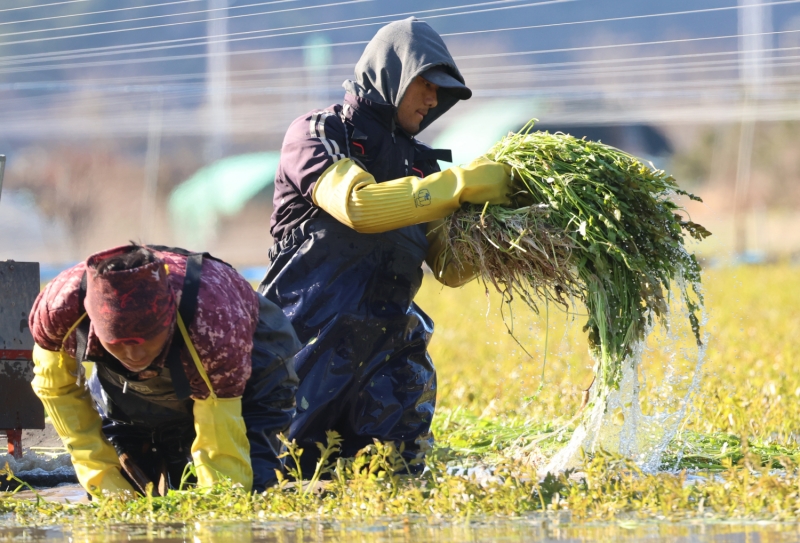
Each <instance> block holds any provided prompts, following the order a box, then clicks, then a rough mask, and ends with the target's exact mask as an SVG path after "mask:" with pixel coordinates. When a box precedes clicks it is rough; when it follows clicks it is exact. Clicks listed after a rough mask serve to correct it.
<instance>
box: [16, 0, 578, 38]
mask: <svg viewBox="0 0 800 543" xmlns="http://www.w3.org/2000/svg"><path fill="white" fill-rule="evenodd" d="M363 1H371V0H363ZM520 1H522V0H493V1H489V2H478V3H475V4H466V5H461V6H450V7H442V8H435V9H429V10H422V11H419V10H418V11H412V12H405V13H398V14H385V15H374V16H371V17H356V18H351V19H345V20H342V21H329V22H324V23H316V24H310V25H296V26H292V27H284V28H283V29H280V28H278V29H260V30H252V31H245V32H239V33H229V34H223V35H221V36H220V37H221V38H229V37H230V36H235V35H241V34H252V33H258V32H270V31H275V30H285V29H294V28H305V27H312V26H320V25H329V24H338V23H349V22H355V21H365V20H374V19H387V18H392V17H402V16H405V15H415V14H423V13H432V12H437V11H447V10H453V9H462V8H470V7H473V6H482V5H493V4H508V3H511V2H520ZM572 1H577V0H544V1H539V2H533V3H529V4H525V5H523V6H521V7H529V6H533V5H540V4H541V5H544V4H552V3H560V2H572ZM253 5H257V4H248V5H246V6H241V7H252V6H253ZM319 7H325V5H316V6H308V7H307V8H305V9H310V8H319ZM272 13H274V12H271V11H269V12H258V13H249V14H246V15H242V16H259V15H269V14H272ZM242 16H240V15H231V16H227V17H218V18H215V19H208V18H205V19H201V20H198V21H184V22H181V23H174V24H170V25H155V26H146V27H136V28H131V29H117V30H109V31H102V32H90V33H85V34H72V35H67V36H54V37H50V38H37V39H31V40H19V41H13V42H5V43H0V46H3V45H18V44H24V43H37V42H41V41H51V40H58V39H67V38H80V37H88V36H96V35H102V34H109V33H115V32H129V31H134V30H150V29H153V28H161V27H163V26H176V25H179V24H193V23H197V22H207V21H209V20H227V19H234V18H239V17H242ZM374 24H383V23H374ZM1 36H3V34H0V37H1ZM187 39H206V36H202V37H199V38H178V39H176V40H164V41H161V42H151V43H170V42H172V41H182V40H187ZM87 50H91V48H90V49H87Z"/></svg>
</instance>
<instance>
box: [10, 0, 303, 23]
mask: <svg viewBox="0 0 800 543" xmlns="http://www.w3.org/2000/svg"><path fill="white" fill-rule="evenodd" d="M201 1H202V0H175V1H173V2H164V3H162V4H148V5H144V6H129V7H127V8H114V9H104V10H101V11H90V12H84V13H67V14H64V15H51V16H50V17H39V18H38V19H20V20H18V21H6V22H4V23H0V26H3V25H15V24H30V23H38V22H41V21H54V20H56V19H65V18H67V17H88V16H91V15H101V14H104V13H116V12H119V11H130V10H133V9H149V8H160V7H162V6H172V5H175V4H187V3H189V2H201ZM282 1H284V2H296V1H297V0H282ZM0 11H2V10H0ZM109 24H110V23H109ZM50 30H60V29H50Z"/></svg>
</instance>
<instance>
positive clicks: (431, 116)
mask: <svg viewBox="0 0 800 543" xmlns="http://www.w3.org/2000/svg"><path fill="white" fill-rule="evenodd" d="M435 66H441V67H442V68H443V69H445V70H446V71H447V73H449V74H450V75H451V76H453V77H454V78H456V79H457V80H458V81H461V82H462V83H464V77H463V76H462V75H461V72H459V71H458V68H457V67H456V63H455V61H454V60H453V57H452V56H451V55H450V52H449V51H448V50H447V46H446V45H445V44H444V41H443V40H442V38H441V36H439V34H437V33H436V31H435V30H434V29H433V28H431V27H430V26H429V25H428V23H425V22H422V21H420V20H418V19H416V18H414V17H409V18H408V19H404V20H402V21H396V22H394V23H390V24H388V25H386V26H384V27H383V28H381V29H380V30H379V31H378V33H377V34H375V37H374V38H372V40H370V42H369V43H368V44H367V47H366V48H365V49H364V53H363V54H362V55H361V59H359V61H358V63H357V64H356V69H355V81H353V80H350V79H348V80H347V81H345V82H344V84H343V85H342V86H343V87H344V88H345V90H346V91H347V92H349V93H350V94H353V95H355V96H360V97H362V98H366V99H367V100H370V101H372V102H377V103H379V104H387V105H392V106H394V107H395V108H396V107H397V106H398V105H399V104H400V101H401V100H402V99H403V96H404V95H405V92H406V89H407V88H408V86H409V84H410V83H411V82H412V81H413V80H414V79H415V78H416V77H417V76H418V75H421V74H422V73H423V72H425V71H426V70H428V69H430V68H433V67H435ZM437 99H438V102H439V103H438V104H437V106H436V107H435V108H432V109H431V110H430V111H428V114H427V115H426V116H425V118H424V119H423V120H422V122H421V123H420V126H419V129H420V132H421V131H422V130H424V129H425V128H426V127H427V126H428V125H430V124H431V123H432V122H433V121H435V120H436V119H438V118H439V117H441V116H442V115H443V114H444V113H445V112H447V110H448V109H450V108H451V107H453V106H454V105H455V104H456V102H458V100H459V99H458V98H456V97H455V96H454V95H453V94H452V93H450V92H449V91H448V90H447V89H444V88H440V89H439V94H438V96H437Z"/></svg>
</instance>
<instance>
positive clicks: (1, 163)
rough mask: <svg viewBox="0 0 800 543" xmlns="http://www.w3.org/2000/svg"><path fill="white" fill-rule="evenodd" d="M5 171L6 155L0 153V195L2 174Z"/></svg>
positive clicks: (0, 192)
mask: <svg viewBox="0 0 800 543" xmlns="http://www.w3.org/2000/svg"><path fill="white" fill-rule="evenodd" d="M5 173H6V156H5V155H0V197H1V196H3V175H4V174H5Z"/></svg>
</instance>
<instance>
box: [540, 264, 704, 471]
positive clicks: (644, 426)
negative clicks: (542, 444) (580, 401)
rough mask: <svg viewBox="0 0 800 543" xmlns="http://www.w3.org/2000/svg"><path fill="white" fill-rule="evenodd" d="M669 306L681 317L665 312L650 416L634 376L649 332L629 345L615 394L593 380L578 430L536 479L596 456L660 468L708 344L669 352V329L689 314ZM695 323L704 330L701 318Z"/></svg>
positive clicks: (677, 302) (673, 337) (680, 282)
mask: <svg viewBox="0 0 800 543" xmlns="http://www.w3.org/2000/svg"><path fill="white" fill-rule="evenodd" d="M675 282H676V285H677V286H678V289H676V290H677V291H678V292H681V291H683V292H685V290H686V289H685V287H686V286H687V285H686V282H685V281H684V279H683V277H678V278H677V279H676V281H675ZM692 286H697V285H692ZM672 301H673V304H672V305H673V306H678V307H679V308H680V313H682V314H681V315H680V318H679V319H672V318H671V316H672V312H671V313H670V315H667V316H666V319H665V321H664V322H665V332H666V339H667V341H666V345H662V346H661V348H662V349H664V350H666V351H668V352H670V355H669V357H668V361H667V367H666V370H667V371H666V375H665V378H664V379H663V380H662V381H661V382H660V383H658V384H656V385H654V386H653V387H651V388H650V394H649V407H650V408H651V409H649V411H650V412H651V414H648V415H645V414H644V413H643V411H642V401H641V398H640V395H641V391H642V384H643V383H640V371H641V369H642V368H643V359H644V355H645V353H646V352H647V350H648V348H647V338H649V337H651V336H652V332H653V326H650V327H648V329H647V330H645V333H644V338H645V339H644V340H642V341H637V342H636V343H634V344H633V345H632V346H631V349H630V354H629V355H628V356H626V357H625V359H624V360H623V361H622V378H621V380H620V384H619V388H618V389H611V390H608V389H605V388H604V387H603V386H602V383H601V382H600V380H595V382H594V383H593V384H592V386H591V388H590V389H589V401H588V403H587V405H586V408H585V411H584V412H583V413H582V414H581V416H580V418H579V421H580V422H579V424H578V427H577V428H576V429H575V432H574V433H573V434H572V437H571V439H570V441H569V442H568V443H567V445H565V446H564V447H563V448H562V449H561V450H559V451H558V453H556V454H555V456H553V457H552V458H551V459H550V461H549V462H548V464H547V465H546V466H545V467H544V469H543V470H541V473H542V474H545V473H548V472H549V473H557V472H562V471H564V470H567V469H575V468H579V467H580V466H581V465H582V464H583V456H584V453H589V454H592V453H596V452H599V451H601V450H602V451H606V452H610V453H615V454H620V455H622V456H625V457H627V458H630V459H631V460H633V461H634V462H635V463H636V465H638V466H639V467H640V468H641V469H642V470H643V471H645V472H654V471H658V470H659V469H660V468H661V458H662V456H663V454H664V452H665V450H666V449H667V447H668V445H669V444H670V442H671V441H672V440H673V439H674V438H675V436H676V434H677V433H678V431H679V430H680V427H681V424H682V423H683V422H684V420H686V418H687V416H688V414H689V411H690V409H691V405H692V399H693V397H694V395H695V393H696V392H697V391H698V389H699V386H700V380H701V378H702V366H703V362H704V360H705V352H706V345H707V344H708V341H707V339H708V338H707V337H705V338H704V341H703V344H702V345H696V351H695V352H691V353H690V352H689V349H678V348H674V347H675V346H677V345H678V342H679V341H680V340H681V339H683V338H682V337H680V334H679V333H678V332H677V327H673V326H671V324H672V323H673V322H687V318H686V316H687V314H688V311H689V309H688V308H687V306H686V304H685V303H683V301H682V297H681V296H677V297H676V299H674V300H672ZM701 311H702V308H701ZM700 320H701V322H702V324H703V325H705V323H706V316H705V313H704V312H702V313H701V319H700ZM652 321H653V322H655V321H656V319H652ZM681 355H685V360H678V357H679V356H681ZM595 364H596V367H599V360H595ZM681 364H687V365H688V372H682V371H680V370H681V368H680V367H679V366H681ZM687 379H688V380H689V383H688V386H685V388H684V390H680V389H681V388H682V387H681V386H680V383H681V381H685V380H687Z"/></svg>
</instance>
